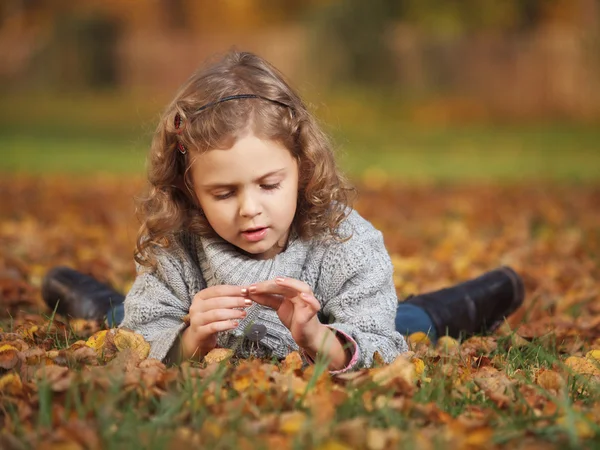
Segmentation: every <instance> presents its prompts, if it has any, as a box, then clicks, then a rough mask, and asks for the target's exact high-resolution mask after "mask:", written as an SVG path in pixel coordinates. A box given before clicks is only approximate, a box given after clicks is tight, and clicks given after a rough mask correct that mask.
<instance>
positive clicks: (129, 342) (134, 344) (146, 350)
mask: <svg viewBox="0 0 600 450" xmlns="http://www.w3.org/2000/svg"><path fill="white" fill-rule="evenodd" d="M114 343H115V346H116V347H117V350H119V351H122V350H125V349H126V348H130V349H131V350H133V351H134V352H135V353H136V354H137V355H138V356H139V357H140V359H146V358H147V357H148V355H149V354H150V344H148V342H146V340H145V339H144V336H142V335H141V334H139V333H135V332H133V331H129V330H125V329H123V328H117V331H116V332H115V335H114Z"/></svg>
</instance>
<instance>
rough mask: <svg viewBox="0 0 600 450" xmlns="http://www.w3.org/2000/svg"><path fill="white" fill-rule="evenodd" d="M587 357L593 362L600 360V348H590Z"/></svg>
mask: <svg viewBox="0 0 600 450" xmlns="http://www.w3.org/2000/svg"><path fill="white" fill-rule="evenodd" d="M585 357H586V359H588V360H590V361H592V362H600V350H590V351H589V352H587V353H586V355H585Z"/></svg>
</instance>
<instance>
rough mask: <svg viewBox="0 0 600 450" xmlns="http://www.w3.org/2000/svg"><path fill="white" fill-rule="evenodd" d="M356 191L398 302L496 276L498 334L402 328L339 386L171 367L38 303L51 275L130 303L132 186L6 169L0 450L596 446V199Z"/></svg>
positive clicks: (294, 375) (530, 187)
mask: <svg viewBox="0 0 600 450" xmlns="http://www.w3.org/2000/svg"><path fill="white" fill-rule="evenodd" d="M364 181H365V182H364V184H363V186H362V187H361V188H360V192H361V195H360V198H359V200H358V202H357V204H356V207H357V209H358V210H359V211H360V212H361V213H362V214H363V215H364V216H365V217H367V218H368V219H369V220H371V221H372V222H373V223H374V224H375V225H376V226H377V227H378V228H379V229H381V230H382V231H383V232H384V236H385V241H386V245H387V247H388V250H389V251H390V253H391V255H392V260H393V263H394V266H395V269H396V272H395V282H396V286H397V290H398V296H399V298H400V299H403V298H405V297H406V296H408V295H410V294H415V293H419V292H425V291H429V290H433V289H438V288H441V287H444V286H448V285H451V284H453V283H456V282H459V281H461V280H465V279H468V278H471V277H475V276H477V275H479V274H480V273H482V272H484V271H486V270H490V269H493V268H495V267H497V266H499V265H502V264H506V265H510V266H512V267H513V268H515V269H516V270H517V271H518V272H519V273H521V274H522V275H523V278H524V280H525V284H526V291H527V297H526V302H525V305H524V307H523V308H522V309H521V310H519V311H518V312H517V313H516V314H514V315H513V316H512V317H511V318H510V320H509V321H508V322H507V323H506V324H505V325H504V326H503V327H502V328H501V329H500V330H499V331H498V332H497V333H496V334H494V335H492V336H486V337H471V338H469V339H465V340H461V341H454V340H452V339H447V338H446V339H441V340H440V341H439V342H438V343H437V345H435V346H434V345H432V344H431V343H429V342H428V340H427V339H426V337H424V336H422V335H413V336H411V337H410V338H409V341H410V344H411V351H410V352H409V353H407V354H405V355H403V356H401V357H399V358H398V359H397V360H396V361H395V362H394V363H393V364H391V365H388V366H384V365H378V366H377V367H375V368H372V369H361V370H357V371H355V372H352V373H346V374H343V375H339V376H336V377H332V376H330V375H329V374H328V373H327V371H326V370H325V367H324V365H323V364H322V362H318V363H317V364H316V365H314V366H310V367H306V366H303V365H302V361H301V359H300V356H299V355H298V354H295V353H293V354H291V355H290V356H289V357H288V358H287V359H286V360H285V361H282V362H275V361H261V360H245V361H234V360H231V359H228V358H227V357H228V355H227V353H223V352H221V353H219V352H216V353H212V354H210V355H209V357H208V359H209V360H208V361H204V362H202V363H201V364H193V363H188V362H186V363H184V364H182V365H180V366H176V367H165V365H163V364H162V363H161V362H159V361H156V360H150V359H147V358H146V356H147V354H148V347H147V344H146V343H145V342H144V341H143V339H140V336H138V335H135V334H132V333H128V332H126V331H122V330H118V331H117V330H110V331H107V330H103V329H102V327H101V325H99V324H97V323H93V322H85V321H81V320H71V321H69V320H67V319H66V318H63V317H59V316H55V315H53V314H52V312H51V311H48V310H46V309H44V307H43V305H42V303H41V298H40V283H41V280H42V277H43V275H44V273H45V271H46V270H47V269H48V268H50V267H53V266H56V265H69V266H72V267H75V268H77V269H79V270H81V271H84V272H86V273H90V274H93V275H94V276H96V277H97V278H99V279H100V280H102V281H105V282H108V283H110V284H112V285H113V286H114V287H115V288H117V289H119V290H122V291H126V290H127V288H128V286H129V285H130V284H131V282H132V280H133V277H134V266H133V259H132V250H133V243H134V240H135V235H136V228H137V222H136V220H135V218H134V202H133V196H134V195H135V194H137V193H139V192H140V190H141V188H142V182H141V180H139V179H133V180H132V179H125V178H120V179H118V178H104V177H100V176H91V177H89V178H87V179H67V178H66V177H65V178H63V179H59V178H32V177H16V176H3V178H2V179H1V180H0V198H2V201H1V202H0V306H1V310H0V323H1V327H2V330H1V332H0V400H1V402H0V403H1V406H0V422H1V424H2V431H1V432H0V447H1V448H15V449H20V448H33V447H36V448H44V449H58V448H61V449H65V448H68V449H97V448H174V449H177V448H182V447H183V446H185V447H188V446H192V445H193V446H202V447H206V448H241V449H254V448H290V449H291V448H316V449H329V450H338V449H340V450H341V449H346V448H364V449H369V450H376V449H385V448H396V447H398V448H400V447H401V448H415V449H429V448H431V449H433V448H452V449H457V448H473V449H475V448H522V449H528V448H531V449H533V448H535V449H539V448H579V447H581V446H600V437H599V436H598V431H599V430H600V425H599V423H600V395H599V380H600V366H599V365H598V362H599V360H600V293H599V290H600V269H599V258H600V187H598V186H589V185H579V186H578V185H571V186H565V185H551V184H534V183H530V184H520V185H514V184H513V185H510V186H506V185H504V186H501V185H482V184H478V185H472V186H458V185H454V184H452V185H439V184H438V185H421V186H400V185H390V184H388V183H385V182H383V181H381V180H378V179H376V178H373V179H366V180H364ZM220 360H222V361H221V362H218V361H220Z"/></svg>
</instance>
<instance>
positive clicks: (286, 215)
mask: <svg viewBox="0 0 600 450" xmlns="http://www.w3.org/2000/svg"><path fill="white" fill-rule="evenodd" d="M190 170H191V174H192V179H193V180H194V186H193V187H194V192H195V193H196V197H197V198H198V201H199V202H200V206H201V208H202V209H203V211H204V214H205V216H206V219H207V220H208V222H209V223H210V225H211V227H212V228H213V229H214V230H215V232H216V233H217V234H218V235H219V236H221V237H222V238H223V239H225V240H226V241H228V242H229V243H231V244H233V245H235V246H236V247H239V248H240V249H242V250H244V251H245V252H248V253H250V254H252V255H254V257H255V258H257V259H269V258H272V257H274V256H275V255H276V254H278V253H279V252H280V251H281V250H282V249H283V248H284V247H285V244H286V242H287V239H288V236H289V232H290V227H291V224H292V221H293V220H294V215H295V213H296V200H297V198H298V164H297V162H296V160H295V159H294V158H293V157H292V155H291V153H290V152H289V151H288V150H287V148H285V147H283V146H282V145H280V144H279V143H277V142H274V141H269V140H261V139H259V138H257V137H256V136H254V134H252V133H249V134H247V135H246V136H244V137H242V138H240V139H238V140H237V142H236V143H235V144H234V146H233V147H231V148H230V149H228V150H219V149H215V150H209V151H207V152H205V153H202V154H200V155H198V156H196V157H195V159H193V161H192V163H191V169H190Z"/></svg>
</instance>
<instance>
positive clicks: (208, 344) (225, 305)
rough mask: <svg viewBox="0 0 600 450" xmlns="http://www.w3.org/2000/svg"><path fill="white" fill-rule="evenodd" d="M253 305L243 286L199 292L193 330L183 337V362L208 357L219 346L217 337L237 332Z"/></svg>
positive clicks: (192, 313)
mask: <svg viewBox="0 0 600 450" xmlns="http://www.w3.org/2000/svg"><path fill="white" fill-rule="evenodd" d="M251 305H252V300H250V299H249V298H248V297H247V289H244V288H242V287H240V286H230V285H219V286H212V287H209V288H206V289H202V290H201V291H200V292H198V293H197V294H196V295H195V296H194V299H193V300H192V306H191V307H190V314H189V316H190V326H189V327H188V328H187V329H186V330H185V331H184V332H183V336H182V343H181V345H182V348H181V349H182V357H183V359H188V358H191V357H194V358H196V359H200V358H202V357H204V355H206V354H207V353H208V352H209V351H211V350H212V349H213V348H215V346H216V345H217V335H216V334H217V333H218V332H219V331H227V330H232V329H234V328H236V327H237V326H238V324H239V321H240V320H241V319H243V318H244V317H246V310H245V308H247V307H248V306H251ZM235 308H244V309H243V310H239V309H235Z"/></svg>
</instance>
